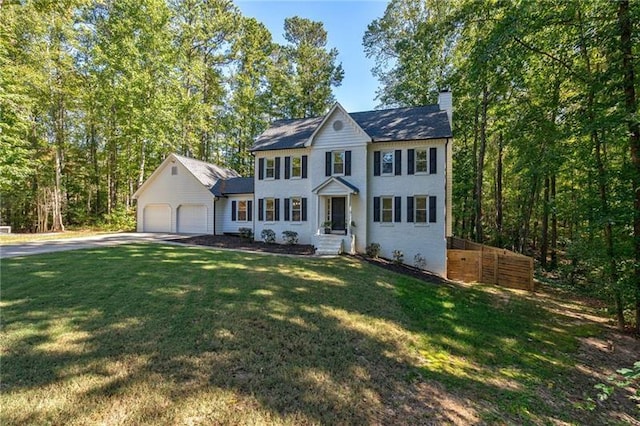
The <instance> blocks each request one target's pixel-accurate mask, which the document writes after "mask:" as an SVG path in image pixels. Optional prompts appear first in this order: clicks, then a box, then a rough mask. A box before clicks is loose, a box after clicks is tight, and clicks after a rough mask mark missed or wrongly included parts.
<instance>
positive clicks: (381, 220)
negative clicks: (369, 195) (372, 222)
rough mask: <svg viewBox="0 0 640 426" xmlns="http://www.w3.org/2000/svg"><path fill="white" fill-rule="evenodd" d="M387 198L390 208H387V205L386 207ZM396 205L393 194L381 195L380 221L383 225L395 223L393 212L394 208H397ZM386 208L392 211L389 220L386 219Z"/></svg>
mask: <svg viewBox="0 0 640 426" xmlns="http://www.w3.org/2000/svg"><path fill="white" fill-rule="evenodd" d="M385 200H389V206H390V207H389V208H388V209H385V207H384V202H385ZM394 207H395V204H394V199H393V196H391V195H381V196H380V223H381V224H383V225H393V222H394V220H393V219H394V217H393V213H394V210H395V208H394ZM385 210H386V211H387V212H390V213H391V217H390V218H389V220H384V213H385Z"/></svg>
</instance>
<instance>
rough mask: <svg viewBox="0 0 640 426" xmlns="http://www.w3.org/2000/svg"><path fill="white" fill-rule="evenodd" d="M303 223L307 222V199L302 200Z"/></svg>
mask: <svg viewBox="0 0 640 426" xmlns="http://www.w3.org/2000/svg"><path fill="white" fill-rule="evenodd" d="M302 221H303V222H306V221H307V199H306V198H302Z"/></svg>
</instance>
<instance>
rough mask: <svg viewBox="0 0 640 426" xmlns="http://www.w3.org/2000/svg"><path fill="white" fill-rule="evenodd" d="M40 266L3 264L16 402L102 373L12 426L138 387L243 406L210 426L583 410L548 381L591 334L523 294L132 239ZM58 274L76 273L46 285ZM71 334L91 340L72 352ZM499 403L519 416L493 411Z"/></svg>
mask: <svg viewBox="0 0 640 426" xmlns="http://www.w3.org/2000/svg"><path fill="white" fill-rule="evenodd" d="M132 259H135V261H131V260H132ZM34 260H35V261H36V263H29V262H21V261H13V262H7V263H6V264H4V265H3V275H4V277H3V278H4V279H3V281H4V282H3V287H4V288H3V296H2V303H3V308H2V310H3V320H4V333H5V334H6V335H7V336H9V337H10V340H9V341H10V344H9V346H8V347H7V348H6V350H5V354H4V355H3V364H4V366H5V368H3V369H2V386H3V392H4V393H5V394H6V395H10V394H12V393H15V394H19V393H20V392H23V391H26V390H30V389H36V388H38V387H43V386H48V385H56V384H58V385H60V386H66V385H65V383H67V382H68V381H69V380H71V381H73V380H76V379H77V380H81V379H82V377H102V378H103V380H97V382H96V383H97V385H95V386H92V387H91V388H90V389H88V390H86V391H84V392H81V393H79V394H77V395H76V396H75V397H74V398H75V400H76V403H77V404H74V405H71V406H69V408H68V409H66V410H58V411H57V412H55V414H51V413H48V412H44V411H43V412H38V408H36V407H30V408H27V409H26V412H27V413H26V414H25V415H24V416H23V417H20V418H18V417H16V418H13V419H12V418H7V417H6V416H11V414H8V413H3V414H2V416H3V417H4V418H5V421H9V422H11V421H12V420H13V421H16V422H24V421H35V422H44V421H53V422H54V423H64V422H66V421H70V420H72V419H77V418H78V416H79V415H80V416H91V415H93V416H95V415H96V414H95V412H99V411H100V410H102V409H103V408H102V407H101V404H108V403H110V402H107V401H112V400H113V399H114V398H125V397H126V396H127V395H128V394H132V395H133V394H135V392H138V391H135V392H134V391H132V389H134V388H135V389H140V388H139V387H141V388H142V389H156V388H157V389H159V391H160V393H161V394H162V398H160V399H162V400H163V401H164V403H166V404H169V405H170V406H171V405H176V406H178V405H181V404H182V403H185V402H186V401H188V400H189V398H192V397H193V398H196V397H197V396H198V395H202V394H208V395H212V394H211V392H212V391H213V390H215V389H220V390H222V391H230V392H232V393H233V394H235V395H237V400H235V402H234V403H233V404H235V406H231V407H227V408H222V410H225V409H226V410H229V411H230V412H229V413H228V414H227V417H222V418H221V417H218V416H219V413H217V412H216V410H218V411H219V410H221V409H220V403H219V401H218V402H216V401H214V400H207V399H204V400H202V401H201V402H200V403H199V404H200V407H199V408H198V410H199V411H200V412H203V413H204V414H202V416H201V417H202V419H201V420H202V421H203V422H205V423H208V422H217V423H220V422H221V423H234V422H237V421H247V420H251V419H253V420H255V418H252V417H243V416H244V415H247V416H250V414H247V413H248V412H249V411H251V410H255V408H256V407H254V405H255V404H257V407H258V409H259V410H263V411H265V412H266V414H264V413H263V414H262V415H263V417H262V418H261V420H262V421H269V420H268V419H271V421H274V420H277V421H283V420H284V421H291V422H294V423H323V424H336V423H340V424H344V423H348V424H371V423H382V424H391V423H403V424H424V423H430V422H433V423H441V422H445V423H461V424H468V423H473V422H478V421H487V420H489V421H491V420H500V421H507V422H548V421H550V420H551V419H558V420H563V421H575V419H576V415H578V414H579V415H584V413H577V412H576V411H575V409H573V407H572V406H571V404H570V403H568V402H566V401H562V400H557V398H558V396H557V395H554V392H555V391H554V390H553V386H551V387H550V386H549V384H550V383H552V384H553V383H555V382H557V381H558V380H562V378H563V377H565V376H566V375H567V374H568V372H569V371H570V370H571V369H572V365H571V363H570V360H569V357H568V355H566V354H565V352H567V351H570V350H573V349H575V341H574V340H573V339H572V338H570V336H568V335H567V334H566V331H564V330H563V329H562V328H558V327H554V326H553V323H552V322H550V321H549V319H548V318H545V313H544V311H542V310H541V309H538V308H535V307H534V306H533V305H531V304H528V303H523V302H521V301H517V300H515V301H514V300H512V301H510V302H508V303H504V304H497V305H496V304H495V303H494V304H492V302H491V300H489V296H488V295H487V294H486V293H484V292H482V291H480V290H473V289H464V290H462V289H456V288H451V287H438V286H429V285H425V284H424V283H420V282H418V281H415V280H413V279H408V278H405V277H400V276H398V275H395V274H390V273H388V272H385V271H381V270H379V269H377V268H374V267H371V266H368V265H364V264H363V263H361V262H359V261H357V260H354V259H344V258H341V259H335V260H319V259H308V258H305V259H290V258H286V259H285V258H278V257H275V256H261V255H254V254H245V253H234V252H224V253H215V252H209V251H201V250H197V249H185V248H176V247H173V246H172V247H167V246H156V245H152V246H138V245H133V246H123V247H117V248H109V249H103V250H97V249H96V250H88V251H78V252H73V253H68V254H65V255H64V256H59V255H52V256H39V257H38V258H34ZM121 263H122V264H123V265H126V267H125V268H126V269H125V270H123V268H122V266H119V265H120V264H121ZM46 271H56V272H59V271H62V272H63V273H62V274H59V275H55V276H53V277H52V278H47V279H42V278H38V274H42V273H43V272H46ZM398 301H399V303H398ZM62 329H66V330H73V331H74V332H75V334H74V333H72V334H73V335H74V336H75V337H73V338H71V339H70V341H69V342H66V341H63V342H60V341H59V339H60V330H62ZM20 330H22V331H20ZM25 330H27V332H25ZM20 333H22V334H20ZM47 345H53V347H54V348H53V350H47ZM56 345H57V346H56ZM425 347H427V348H429V350H424V351H419V350H418V349H419V348H425ZM540 348H543V351H544V352H540ZM487 368H488V370H489V372H488V373H487V372H486V371H485V370H486V369H487ZM434 381H437V382H438V383H435V382H434ZM143 384H144V386H143ZM540 389H547V391H545V392H543V393H541V392H539V390H540ZM149 392H151V391H149ZM545 397H550V398H552V399H553V398H556V399H555V400H554V401H555V402H547V401H546V400H545ZM209 398H211V396H209ZM498 398H499V399H500V400H501V401H502V402H503V403H502V404H501V407H505V406H506V407H507V412H500V413H496V412H494V411H493V408H492V406H493V404H494V402H495V401H496V400H497V399H498ZM505 400H507V401H509V402H508V403H506V404H504V401H505ZM166 401H169V402H166ZM131 404H132V408H131V409H132V410H134V411H135V408H134V407H135V403H133V402H132V403H131ZM149 404H151V405H153V404H152V403H149ZM207 404H210V407H209V408H207V407H206V405H207ZM233 404H232V405H233ZM554 404H555V405H554ZM202 405H205V407H202ZM227 405H228V404H227ZM80 406H81V407H82V408H79V407H80ZM78 410H82V412H78ZM138 410H139V411H140V413H137V414H135V413H133V414H131V413H130V414H129V416H133V417H128V419H129V420H135V419H138V420H145V421H154V420H155V421H160V422H170V423H172V422H176V423H182V422H183V421H184V418H181V417H180V415H181V414H180V413H179V412H176V410H177V409H176V410H168V409H159V408H157V409H155V411H154V409H153V408H150V407H149V406H144V404H142V405H140V407H139V408H138ZM185 410H186V409H185ZM207 410H208V411H207ZM92 412H94V414H91V413H92ZM182 414H186V413H182ZM25 416H26V417H25ZM50 416H55V417H50ZM136 416H138V417H136ZM265 416H266V417H265ZM269 416H270V417H269ZM265 419H267V420H265Z"/></svg>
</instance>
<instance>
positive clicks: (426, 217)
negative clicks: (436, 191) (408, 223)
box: [413, 194, 429, 226]
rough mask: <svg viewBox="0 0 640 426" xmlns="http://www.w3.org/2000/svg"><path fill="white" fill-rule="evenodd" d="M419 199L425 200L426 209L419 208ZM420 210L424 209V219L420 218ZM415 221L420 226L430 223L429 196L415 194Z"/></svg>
mask: <svg viewBox="0 0 640 426" xmlns="http://www.w3.org/2000/svg"><path fill="white" fill-rule="evenodd" d="M418 199H421V200H424V209H418ZM418 210H421V211H424V220H420V221H419V220H418ZM413 223H414V224H416V225H418V226H425V225H429V196H428V195H422V194H421V195H414V196H413Z"/></svg>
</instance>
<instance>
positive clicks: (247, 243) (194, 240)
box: [173, 235, 316, 256]
mask: <svg viewBox="0 0 640 426" xmlns="http://www.w3.org/2000/svg"><path fill="white" fill-rule="evenodd" d="M173 241H175V242H179V243H185V244H196V245H200V246H209V247H219V248H228V249H236V250H251V251H257V252H261V253H278V254H297V255H302V256H309V255H312V254H314V253H315V251H316V249H315V248H314V247H313V246H312V245H307V244H294V245H288V244H267V243H264V242H262V241H251V240H247V239H245V238H240V237H238V236H235V235H198V236H195V237H185V238H178V239H175V240H173Z"/></svg>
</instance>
